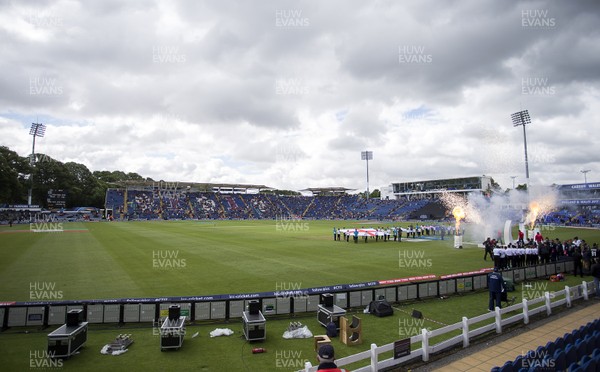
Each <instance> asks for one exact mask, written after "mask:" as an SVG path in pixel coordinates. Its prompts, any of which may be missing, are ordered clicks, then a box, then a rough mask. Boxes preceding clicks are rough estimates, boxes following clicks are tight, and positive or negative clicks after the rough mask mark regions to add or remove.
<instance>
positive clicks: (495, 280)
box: [487, 267, 504, 311]
mask: <svg viewBox="0 0 600 372" xmlns="http://www.w3.org/2000/svg"><path fill="white" fill-rule="evenodd" d="M487 282H488V289H489V291H490V303H489V306H488V310H489V311H494V301H495V302H496V307H499V308H502V292H504V278H503V277H502V274H500V273H499V272H498V268H497V267H494V272H492V273H489V274H488V280H487Z"/></svg>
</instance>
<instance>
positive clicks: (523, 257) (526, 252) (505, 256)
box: [483, 243, 550, 270]
mask: <svg viewBox="0 0 600 372" xmlns="http://www.w3.org/2000/svg"><path fill="white" fill-rule="evenodd" d="M485 245H486V244H485V243H484V246H485ZM488 254H489V255H490V258H492V259H493V260H494V267H496V268H499V269H501V270H502V269H507V268H509V267H524V266H530V265H537V264H539V263H542V264H543V263H549V262H550V255H544V256H540V252H539V249H538V247H537V246H531V247H530V246H527V247H525V246H521V247H518V246H515V245H512V244H509V245H508V246H503V247H499V246H497V245H493V246H491V248H487V247H486V249H485V254H484V256H483V259H484V260H486V261H487V255H488Z"/></svg>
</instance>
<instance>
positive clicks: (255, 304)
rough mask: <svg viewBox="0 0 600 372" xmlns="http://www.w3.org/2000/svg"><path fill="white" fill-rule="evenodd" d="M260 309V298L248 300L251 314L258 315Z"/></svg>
mask: <svg viewBox="0 0 600 372" xmlns="http://www.w3.org/2000/svg"><path fill="white" fill-rule="evenodd" d="M259 311H260V302H259V301H258V300H250V301H248V312H249V313H250V315H258V312H259Z"/></svg>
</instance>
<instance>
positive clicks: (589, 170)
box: [580, 169, 592, 185]
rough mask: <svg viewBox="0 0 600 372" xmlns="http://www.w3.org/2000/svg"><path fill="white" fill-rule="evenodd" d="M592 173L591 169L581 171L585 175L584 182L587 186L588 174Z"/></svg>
mask: <svg viewBox="0 0 600 372" xmlns="http://www.w3.org/2000/svg"><path fill="white" fill-rule="evenodd" d="M591 171H592V170H591V169H585V170H581V171H580V172H581V173H583V179H584V182H585V184H586V185H587V173H588V172H591Z"/></svg>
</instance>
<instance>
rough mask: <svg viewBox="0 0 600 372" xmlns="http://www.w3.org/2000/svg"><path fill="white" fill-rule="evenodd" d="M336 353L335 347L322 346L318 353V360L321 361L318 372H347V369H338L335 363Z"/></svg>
mask: <svg viewBox="0 0 600 372" xmlns="http://www.w3.org/2000/svg"><path fill="white" fill-rule="evenodd" d="M334 354H335V352H334V350H333V346H331V345H322V346H321V347H320V348H319V351H317V360H318V361H319V368H317V371H325V372H346V371H348V370H347V369H342V368H338V367H337V365H336V364H335V363H334V362H333V361H334V360H335V355H334Z"/></svg>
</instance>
